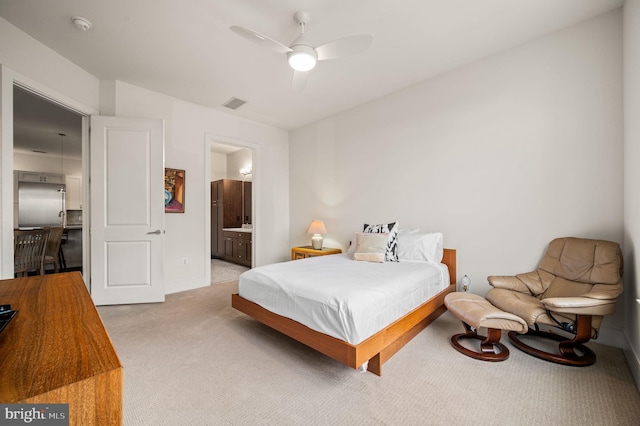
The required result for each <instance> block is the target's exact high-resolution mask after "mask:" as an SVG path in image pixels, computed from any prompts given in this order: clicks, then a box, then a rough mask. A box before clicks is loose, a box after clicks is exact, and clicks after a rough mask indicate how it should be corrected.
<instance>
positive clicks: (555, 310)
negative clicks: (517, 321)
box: [486, 237, 623, 366]
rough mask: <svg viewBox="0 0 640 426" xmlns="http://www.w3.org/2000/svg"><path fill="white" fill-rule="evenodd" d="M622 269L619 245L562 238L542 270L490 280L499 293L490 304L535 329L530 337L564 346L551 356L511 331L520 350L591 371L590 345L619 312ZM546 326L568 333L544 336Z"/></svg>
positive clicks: (492, 294) (491, 292) (555, 242)
mask: <svg viewBox="0 0 640 426" xmlns="http://www.w3.org/2000/svg"><path fill="white" fill-rule="evenodd" d="M622 267H623V261H622V252H621V250H620V246H619V245H618V244H617V243H615V242H611V241H603V240H590V239H583V238H572V237H568V238H557V239H555V240H553V241H551V242H550V243H549V247H548V249H547V252H546V253H545V255H544V258H543V259H542V261H541V262H540V265H539V266H538V269H537V270H535V271H533V272H528V273H524V274H519V275H516V276H490V277H488V280H489V284H491V285H492V286H493V287H494V288H492V289H491V290H489V292H488V293H487V295H486V298H487V300H488V301H489V302H491V304H493V305H494V306H496V307H497V308H499V309H501V310H503V311H506V312H510V313H512V314H514V315H517V316H519V317H520V318H522V319H523V320H525V321H526V323H527V324H528V326H529V330H528V331H527V333H526V334H525V335H529V336H540V337H543V338H551V339H553V340H556V341H558V342H560V343H559V346H558V350H559V353H551V352H547V351H543V350H542V349H539V348H535V347H533V346H531V345H528V344H525V343H523V340H528V339H521V338H520V336H519V335H518V334H517V333H516V332H514V331H511V332H509V334H508V336H509V340H510V341H511V343H513V344H514V345H515V346H516V347H517V348H518V349H520V350H522V351H524V352H526V353H528V354H530V355H533V356H536V357H538V358H541V359H544V360H547V361H552V362H556V363H560V364H565V365H575V366H586V365H591V364H593V363H594V362H595V361H596V355H595V353H594V352H593V351H592V350H591V349H589V348H587V347H586V346H585V345H584V343H586V342H588V341H589V340H590V339H592V338H593V339H595V338H597V337H598V330H599V328H600V324H601V322H602V319H603V317H604V316H605V315H611V314H613V313H614V312H615V307H616V300H617V298H618V296H619V295H620V294H621V293H622ZM540 325H545V326H552V327H557V328H560V329H561V330H564V332H565V333H562V332H561V333H554V332H551V331H544V330H541V329H540ZM546 328H548V327H546ZM571 335H573V338H571V337H566V336H571ZM538 346H540V345H538Z"/></svg>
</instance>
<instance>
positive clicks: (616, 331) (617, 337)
mask: <svg viewBox="0 0 640 426" xmlns="http://www.w3.org/2000/svg"><path fill="white" fill-rule="evenodd" d="M593 342H595V343H601V344H603V345H607V346H613V347H615V348H620V349H622V350H627V349H628V348H629V340H628V339H627V336H625V334H624V330H623V329H621V328H617V327H608V326H606V325H602V326H600V330H598V338H597V339H595V340H593Z"/></svg>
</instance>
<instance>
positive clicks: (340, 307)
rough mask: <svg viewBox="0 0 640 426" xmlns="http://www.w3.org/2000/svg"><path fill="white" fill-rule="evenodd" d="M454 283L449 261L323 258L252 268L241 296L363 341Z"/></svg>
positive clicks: (331, 332)
mask: <svg viewBox="0 0 640 426" xmlns="http://www.w3.org/2000/svg"><path fill="white" fill-rule="evenodd" d="M448 285H449V271H448V269H447V267H446V265H444V264H436V263H427V262H417V261H401V262H384V263H371V262H357V261H354V260H353V259H352V256H351V255H349V254H339V255H331V256H318V257H312V258H308V259H302V260H296V261H290V262H284V263H276V264H272V265H267V266H261V267H258V268H254V269H250V270H249V271H247V272H245V273H243V274H242V275H241V276H240V283H239V292H238V294H239V295H240V296H242V297H243V298H245V299H247V300H250V301H252V302H254V303H257V304H258V305H260V306H262V307H263V308H266V309H267V310H269V311H271V312H274V313H276V314H278V315H281V316H284V317H287V318H290V319H293V320H295V321H297V322H299V323H302V324H304V325H306V326H307V327H309V328H311V329H313V330H316V331H319V332H321V333H324V334H327V335H329V336H333V337H335V338H338V339H340V340H343V341H346V342H348V343H351V344H354V345H355V344H358V343H360V342H362V341H363V340H365V339H367V338H368V337H370V336H372V335H373V334H375V333H377V332H378V331H379V330H381V329H383V328H384V327H386V326H387V325H389V324H391V323H392V322H394V321H395V320H397V319H399V318H401V317H402V316H403V315H405V314H407V313H408V312H410V311H412V310H413V309H415V308H417V307H418V306H420V305H421V304H422V303H424V302H425V301H427V300H428V299H430V298H431V297H433V296H434V295H436V294H437V293H439V292H440V291H441V290H443V289H444V288H445V287H447V286H448Z"/></svg>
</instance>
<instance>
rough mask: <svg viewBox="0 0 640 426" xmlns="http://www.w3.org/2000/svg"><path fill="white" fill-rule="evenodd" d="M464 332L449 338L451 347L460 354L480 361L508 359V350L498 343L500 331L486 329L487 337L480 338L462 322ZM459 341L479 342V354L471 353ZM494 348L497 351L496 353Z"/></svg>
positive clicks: (475, 331) (476, 332)
mask: <svg viewBox="0 0 640 426" xmlns="http://www.w3.org/2000/svg"><path fill="white" fill-rule="evenodd" d="M462 325H463V326H464V328H465V330H466V332H465V333H460V334H456V335H454V336H451V345H452V346H453V347H454V348H455V349H456V350H457V351H458V352H460V353H461V354H464V355H466V356H468V357H471V358H473V359H479V360H481V361H492V362H498V361H504V360H505V359H507V358H509V349H507V347H506V346H505V345H503V344H502V343H500V337H501V335H502V330H500V329H497V328H488V329H487V336H481V335H479V334H478V331H477V330H473V329H471V326H469V324H467V323H465V322H464V321H463V322H462ZM461 339H474V340H481V343H480V352H477V351H473V350H471V349H468V348H465V347H464V346H462V345H461V344H460V342H459V340H461ZM496 348H498V349H499V351H496Z"/></svg>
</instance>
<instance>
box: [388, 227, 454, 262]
mask: <svg viewBox="0 0 640 426" xmlns="http://www.w3.org/2000/svg"><path fill="white" fill-rule="evenodd" d="M443 253H444V247H443V235H442V233H441V232H431V233H420V232H417V233H413V234H406V233H402V234H399V235H398V259H400V260H420V261H424V262H436V263H441V262H442V255H443Z"/></svg>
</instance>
